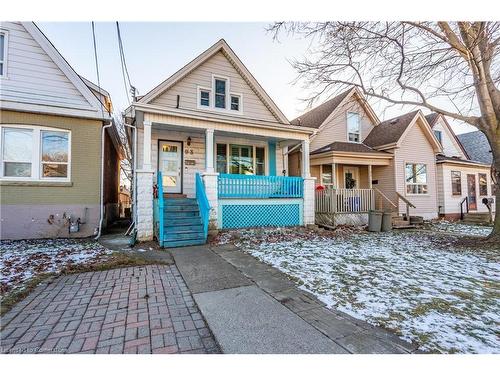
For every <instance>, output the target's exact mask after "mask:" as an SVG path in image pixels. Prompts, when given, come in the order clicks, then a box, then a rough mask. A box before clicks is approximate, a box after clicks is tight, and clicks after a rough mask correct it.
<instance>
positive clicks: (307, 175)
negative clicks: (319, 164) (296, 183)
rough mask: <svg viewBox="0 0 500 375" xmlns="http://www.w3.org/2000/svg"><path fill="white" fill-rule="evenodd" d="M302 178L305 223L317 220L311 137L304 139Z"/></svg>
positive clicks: (312, 222)
mask: <svg viewBox="0 0 500 375" xmlns="http://www.w3.org/2000/svg"><path fill="white" fill-rule="evenodd" d="M302 178H303V179H304V225H310V224H314V222H315V209H316V207H315V202H314V198H315V187H316V177H311V171H310V169H309V139H305V140H303V141H302Z"/></svg>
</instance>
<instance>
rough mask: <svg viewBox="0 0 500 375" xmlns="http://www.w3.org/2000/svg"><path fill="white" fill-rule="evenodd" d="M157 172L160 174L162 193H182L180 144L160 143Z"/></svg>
mask: <svg viewBox="0 0 500 375" xmlns="http://www.w3.org/2000/svg"><path fill="white" fill-rule="evenodd" d="M158 151H159V152H158V170H159V171H160V172H161V173H162V179H163V192H164V193H181V192H182V143H181V142H169V141H160V145H159V150H158Z"/></svg>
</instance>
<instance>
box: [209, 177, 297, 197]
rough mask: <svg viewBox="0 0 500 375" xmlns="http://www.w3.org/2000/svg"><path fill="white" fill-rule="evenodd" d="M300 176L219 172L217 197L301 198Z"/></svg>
mask: <svg viewBox="0 0 500 375" xmlns="http://www.w3.org/2000/svg"><path fill="white" fill-rule="evenodd" d="M303 193H304V180H303V179H302V178H301V177H287V176H253V175H238V174H220V175H219V180H218V195H219V198H302V197H303Z"/></svg>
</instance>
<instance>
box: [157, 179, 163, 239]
mask: <svg viewBox="0 0 500 375" xmlns="http://www.w3.org/2000/svg"><path fill="white" fill-rule="evenodd" d="M156 185H157V187H158V221H159V225H158V243H159V245H160V247H163V231H164V226H165V223H164V218H163V215H164V207H165V206H164V199H163V178H162V176H161V172H160V171H158V174H157V176H156Z"/></svg>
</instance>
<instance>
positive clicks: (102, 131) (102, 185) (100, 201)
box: [95, 123, 113, 240]
mask: <svg viewBox="0 0 500 375" xmlns="http://www.w3.org/2000/svg"><path fill="white" fill-rule="evenodd" d="M111 126H113V123H110V124H108V125H104V126H103V127H102V129H101V181H100V186H99V191H100V194H99V206H100V207H99V208H100V213H99V227H98V231H97V236H96V237H95V239H96V240H98V239H99V238H100V237H101V230H102V221H103V219H104V134H105V131H106V129H107V128H109V127H111Z"/></svg>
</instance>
